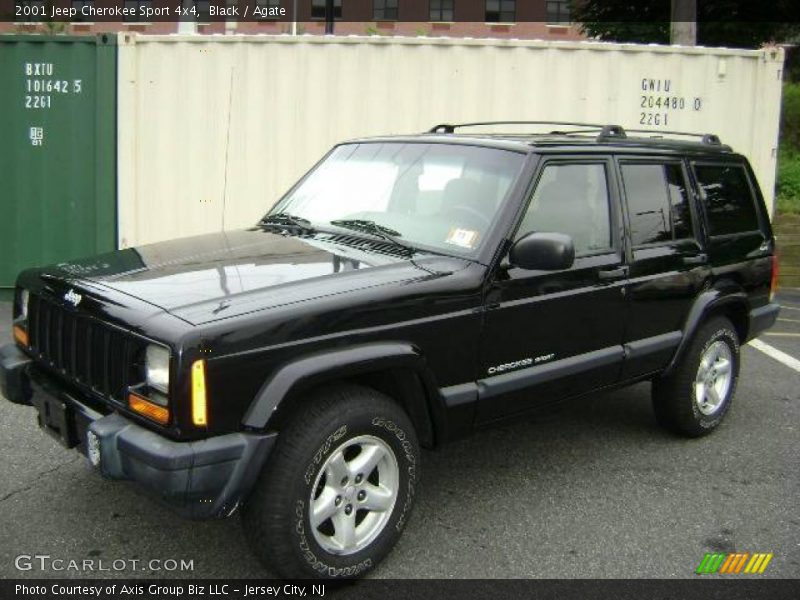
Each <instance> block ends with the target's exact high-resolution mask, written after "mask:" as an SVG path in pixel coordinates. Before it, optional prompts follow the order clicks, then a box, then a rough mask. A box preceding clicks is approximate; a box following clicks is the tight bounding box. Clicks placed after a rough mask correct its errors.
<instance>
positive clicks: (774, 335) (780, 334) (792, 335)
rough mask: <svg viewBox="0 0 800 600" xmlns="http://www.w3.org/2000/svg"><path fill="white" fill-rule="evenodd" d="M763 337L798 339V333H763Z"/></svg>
mask: <svg viewBox="0 0 800 600" xmlns="http://www.w3.org/2000/svg"><path fill="white" fill-rule="evenodd" d="M764 335H771V336H773V337H800V333H783V332H778V333H765V334H764Z"/></svg>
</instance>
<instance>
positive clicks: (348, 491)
mask: <svg viewBox="0 0 800 600" xmlns="http://www.w3.org/2000/svg"><path fill="white" fill-rule="evenodd" d="M355 493H356V486H354V485H348V486H347V487H346V488H345V490H344V497H345V499H346V500H348V501H349V500H352V499H353V496H354V495H355Z"/></svg>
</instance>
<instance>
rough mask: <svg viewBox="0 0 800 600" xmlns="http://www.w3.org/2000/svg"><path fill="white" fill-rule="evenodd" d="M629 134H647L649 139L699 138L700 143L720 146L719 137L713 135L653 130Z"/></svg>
mask: <svg viewBox="0 0 800 600" xmlns="http://www.w3.org/2000/svg"><path fill="white" fill-rule="evenodd" d="M628 131H629V132H631V133H649V134H650V137H651V138H662V137H664V136H665V135H682V136H686V137H695V138H700V143H702V144H707V145H709V146H721V145H722V142H721V141H720V139H719V136H717V135H715V134H713V133H690V132H688V131H656V130H653V129H628Z"/></svg>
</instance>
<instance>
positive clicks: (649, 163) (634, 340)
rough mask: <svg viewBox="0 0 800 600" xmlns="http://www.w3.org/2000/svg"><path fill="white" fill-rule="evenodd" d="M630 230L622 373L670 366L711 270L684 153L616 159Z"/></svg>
mask: <svg viewBox="0 0 800 600" xmlns="http://www.w3.org/2000/svg"><path fill="white" fill-rule="evenodd" d="M617 166H618V173H619V181H620V189H621V191H622V197H623V199H624V205H625V207H626V211H625V212H626V218H627V221H628V234H629V236H630V242H629V245H630V248H631V254H630V256H631V262H630V280H629V301H630V310H629V313H628V319H627V325H626V333H625V343H626V344H625V345H626V348H625V349H626V361H625V367H624V372H623V378H624V379H630V378H634V377H639V376H642V375H645V374H648V373H651V372H654V371H658V370H659V369H661V368H663V367H664V366H666V364H667V363H668V362H669V360H670V359H671V357H672V355H673V353H674V351H675V349H676V348H677V346H678V344H679V343H680V340H681V329H682V327H683V324H684V321H685V320H686V316H687V314H688V312H689V309H690V307H691V305H692V302H693V301H694V299H695V297H696V296H697V294H698V293H699V291H700V288H701V287H702V285H703V282H704V281H705V280H706V279H707V277H708V274H709V267H708V256H707V254H706V251H705V249H704V248H703V244H702V243H701V241H700V240H702V236H701V230H700V228H699V227H698V219H697V214H696V208H695V207H696V203H695V202H694V198H693V191H692V188H691V186H690V185H689V178H688V171H687V166H686V164H685V162H684V161H683V160H681V159H680V158H672V157H663V158H647V159H640V158H635V159H634V158H624V157H620V158H619V159H618V161H617Z"/></svg>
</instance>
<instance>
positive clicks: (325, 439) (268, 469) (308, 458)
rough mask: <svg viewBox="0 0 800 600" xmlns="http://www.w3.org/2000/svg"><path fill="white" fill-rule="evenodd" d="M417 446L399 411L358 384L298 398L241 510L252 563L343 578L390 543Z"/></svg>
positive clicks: (409, 498)
mask: <svg viewBox="0 0 800 600" xmlns="http://www.w3.org/2000/svg"><path fill="white" fill-rule="evenodd" d="M418 468H419V445H418V443H417V438H416V435H415V433H414V430H413V427H412V425H411V422H410V420H409V419H408V417H407V416H406V414H405V412H404V411H403V410H402V409H401V408H400V407H399V406H398V405H397V404H396V403H394V402H393V401H392V400H391V399H389V398H387V397H386V396H384V395H382V394H380V393H378V392H376V391H374V390H371V389H369V388H363V387H360V386H336V387H334V388H331V389H330V390H326V391H324V392H316V393H313V394H311V395H310V396H309V397H308V398H306V399H305V400H304V401H303V402H302V404H301V410H299V411H297V412H296V414H295V416H294V418H293V419H292V420H291V421H290V422H289V423H288V425H287V426H286V427H285V428H284V429H283V430H282V431H281V434H280V436H279V439H278V444H277V446H276V448H275V451H274V454H273V455H272V456H271V457H270V459H269V461H268V463H267V465H266V466H265V469H264V472H263V473H262V475H261V477H260V479H259V481H258V483H257V484H256V488H255V490H254V491H253V494H252V495H251V497H250V498H249V499H248V501H247V502H246V504H245V506H244V510H243V512H242V517H243V520H244V525H245V534H246V536H247V538H248V540H249V542H250V545H251V547H252V548H253V550H254V551H255V553H256V555H257V556H258V557H259V558H260V559H261V560H262V562H263V563H264V564H265V566H267V568H269V569H270V570H272V571H274V572H275V573H277V574H279V575H281V576H283V577H288V578H309V577H315V578H351V577H357V576H361V575H363V574H364V573H366V572H367V571H369V570H370V569H372V568H373V567H374V566H375V565H377V564H378V563H379V562H380V561H381V560H382V559H383V557H384V556H386V554H388V553H389V551H390V550H391V548H392V547H393V546H394V544H395V543H396V542H397V540H398V539H399V537H400V534H401V533H402V530H403V528H404V527H405V524H406V523H407V521H408V517H409V515H410V512H411V507H412V506H413V502H414V496H415V488H416V482H417V474H418Z"/></svg>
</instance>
